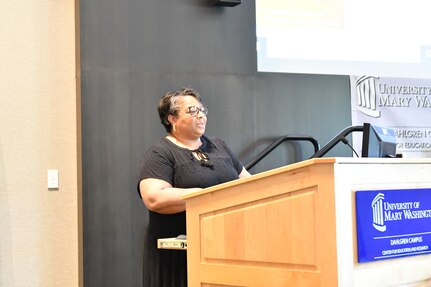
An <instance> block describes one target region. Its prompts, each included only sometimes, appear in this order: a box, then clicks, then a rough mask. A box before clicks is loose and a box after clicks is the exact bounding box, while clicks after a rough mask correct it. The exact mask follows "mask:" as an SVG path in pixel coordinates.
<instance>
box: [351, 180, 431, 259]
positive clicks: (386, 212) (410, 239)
mask: <svg viewBox="0 0 431 287" xmlns="http://www.w3.org/2000/svg"><path fill="white" fill-rule="evenodd" d="M355 197H356V226H357V242H358V261H359V262H361V263H362V262H369V261H375V260H383V259H391V258H398V257H404V256H412V255H421V254H427V253H431V188H421V189H393V190H361V191H356V193H355Z"/></svg>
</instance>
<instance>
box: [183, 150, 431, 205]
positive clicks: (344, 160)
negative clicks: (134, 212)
mask: <svg viewBox="0 0 431 287" xmlns="http://www.w3.org/2000/svg"><path fill="white" fill-rule="evenodd" d="M319 164H334V165H335V164H365V165H366V164H431V158H357V157H328V158H313V159H308V160H304V161H300V162H297V163H293V164H289V165H285V166H282V167H278V168H275V169H271V170H268V171H264V172H260V173H257V174H254V175H252V176H250V177H246V178H240V179H237V180H233V181H229V182H225V183H222V184H218V185H215V186H211V187H208V188H205V189H202V190H200V191H197V192H193V193H190V194H186V195H184V196H183V197H182V199H185V200H187V199H189V198H193V197H196V196H200V195H203V194H206V193H210V192H214V191H216V190H219V189H223V188H227V187H231V186H235V185H239V184H243V183H246V182H249V181H254V180H257V179H260V178H264V177H267V176H271V175H275V174H278V173H283V172H288V171H291V170H295V169H299V168H304V167H308V166H311V165H319Z"/></svg>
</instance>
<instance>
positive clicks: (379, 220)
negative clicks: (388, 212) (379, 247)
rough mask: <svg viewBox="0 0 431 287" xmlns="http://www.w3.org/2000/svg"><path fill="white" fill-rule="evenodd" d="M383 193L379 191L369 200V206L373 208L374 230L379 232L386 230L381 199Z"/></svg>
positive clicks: (382, 198) (383, 196) (383, 197)
mask: <svg viewBox="0 0 431 287" xmlns="http://www.w3.org/2000/svg"><path fill="white" fill-rule="evenodd" d="M384 199H385V195H384V194H383V193H379V194H377V195H376V197H374V199H373V201H372V202H371V207H372V209H373V226H374V228H375V229H376V230H378V231H380V232H384V231H386V225H385V219H384V214H383V200H384Z"/></svg>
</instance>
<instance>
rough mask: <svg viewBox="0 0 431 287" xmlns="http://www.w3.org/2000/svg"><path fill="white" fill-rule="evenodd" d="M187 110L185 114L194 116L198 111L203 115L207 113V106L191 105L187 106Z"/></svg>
mask: <svg viewBox="0 0 431 287" xmlns="http://www.w3.org/2000/svg"><path fill="white" fill-rule="evenodd" d="M188 109H189V110H188V112H186V114H190V115H191V116H192V117H196V116H197V115H198V114H199V112H201V113H203V114H204V115H208V107H200V108H199V107H196V106H191V107H188Z"/></svg>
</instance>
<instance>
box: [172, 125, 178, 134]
mask: <svg viewBox="0 0 431 287" xmlns="http://www.w3.org/2000/svg"><path fill="white" fill-rule="evenodd" d="M172 131H173V132H174V133H175V132H176V131H177V125H173V126H172Z"/></svg>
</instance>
